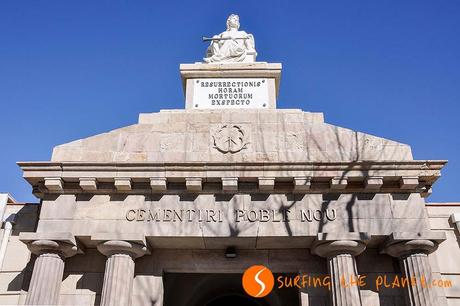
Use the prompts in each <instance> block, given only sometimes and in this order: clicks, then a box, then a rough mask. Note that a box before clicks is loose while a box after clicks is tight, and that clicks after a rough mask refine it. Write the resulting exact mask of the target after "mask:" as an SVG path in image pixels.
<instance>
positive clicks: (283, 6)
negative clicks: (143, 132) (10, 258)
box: [0, 0, 460, 202]
mask: <svg viewBox="0 0 460 306" xmlns="http://www.w3.org/2000/svg"><path fill="white" fill-rule="evenodd" d="M230 13H237V14H239V15H240V21H241V27H242V29H243V30H247V31H248V32H251V33H253V34H254V35H255V38H256V47H257V50H258V52H259V57H258V60H260V61H269V62H281V63H283V65H284V69H283V74H282V79H281V91H280V97H279V102H278V107H279V108H301V109H303V110H305V111H315V112H324V114H325V118H326V121H327V122H328V123H332V124H335V125H339V126H343V127H347V128H351V129H353V130H358V131H362V132H366V133H370V134H373V135H378V136H381V137H385V138H389V139H392V140H396V141H400V142H403V143H407V144H410V145H411V146H412V151H413V154H414V157H415V158H416V159H448V160H449V164H448V166H447V167H446V168H445V169H444V172H443V177H442V178H441V179H440V180H439V181H438V182H437V183H436V185H435V186H434V188H433V195H432V196H431V197H430V198H429V199H428V200H429V201H431V202H434V201H460V193H459V192H458V189H457V188H458V175H459V174H460V154H459V151H460V137H459V135H458V134H459V132H460V128H459V126H458V121H459V118H460V106H459V104H460V93H459V88H460V62H459V60H460V39H459V38H460V1H457V0H452V1H435V0H433V1H421V0H417V1H382V0H379V1H377V0H375V1H369V0H362V1H358V0H356V1H343V0H340V1H297V2H293V1H247V0H245V1H220V0H219V1H216V0H213V1H208V0H200V1H189V2H185V1H162V2H160V1H141V0H136V1H128V0H125V1H117V0H113V1H112V0H111V1H108V0H106V1H95V0H91V1H82V0H79V1H62V0H58V1H51V0H47V1H32V0H30V1H21V0H12V1H4V0H3V1H1V2H0V105H1V113H0V114H1V118H0V139H1V141H2V144H1V149H0V191H8V192H10V193H12V194H13V196H15V197H16V198H17V199H18V200H21V201H36V200H35V198H34V197H33V196H32V195H31V189H30V187H29V185H28V184H27V183H26V182H25V181H24V180H23V179H22V177H21V176H22V174H21V171H20V169H19V167H18V166H16V164H15V163H16V161H35V160H37V161H42V160H49V159H50V157H51V151H52V148H53V147H54V146H56V145H58V144H62V143H66V142H69V141H71V140H75V139H79V138H84V137H87V136H90V135H94V134H98V133H102V132H105V131H109V130H112V129H115V128H119V127H122V126H126V125H130V124H133V123H136V121H137V116H138V114H139V113H141V112H157V111H159V110H160V109H164V108H179V109H180V108H183V106H184V98H183V94H182V88H181V84H180V80H179V67H178V66H179V63H190V62H195V61H199V60H200V58H201V57H202V56H203V53H204V51H205V49H206V45H205V44H204V43H203V42H201V36H203V35H211V34H216V33H219V32H221V31H223V30H224V29H225V20H226V18H227V16H228V15H229V14H230Z"/></svg>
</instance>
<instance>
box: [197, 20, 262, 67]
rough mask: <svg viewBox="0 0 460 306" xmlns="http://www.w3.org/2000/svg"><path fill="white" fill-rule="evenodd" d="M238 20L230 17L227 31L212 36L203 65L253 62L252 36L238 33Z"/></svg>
mask: <svg viewBox="0 0 460 306" xmlns="http://www.w3.org/2000/svg"><path fill="white" fill-rule="evenodd" d="M239 28H240V18H239V17H238V15H234V14H232V15H230V16H229V17H228V19H227V30H226V31H225V32H222V33H220V34H219V35H214V36H213V37H212V39H208V40H211V44H210V45H209V47H208V49H207V50H206V57H205V58H204V59H203V60H204V62H205V63H214V62H255V59H256V55H257V52H256V50H255V42H254V36H253V35H252V34H248V33H246V32H245V31H239Z"/></svg>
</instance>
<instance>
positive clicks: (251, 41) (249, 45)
mask: <svg viewBox="0 0 460 306" xmlns="http://www.w3.org/2000/svg"><path fill="white" fill-rule="evenodd" d="M246 48H248V50H251V51H256V41H255V40H254V35H252V34H248V39H246Z"/></svg>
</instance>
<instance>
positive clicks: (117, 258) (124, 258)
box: [97, 240, 147, 306]
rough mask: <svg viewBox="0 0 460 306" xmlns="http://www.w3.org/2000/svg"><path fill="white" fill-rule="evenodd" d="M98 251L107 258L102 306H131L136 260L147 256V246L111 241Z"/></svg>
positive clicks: (103, 243) (105, 242) (98, 247)
mask: <svg viewBox="0 0 460 306" xmlns="http://www.w3.org/2000/svg"><path fill="white" fill-rule="evenodd" d="M97 249H98V250H99V252H101V253H102V254H104V255H105V256H107V261H106V264H105V273H104V284H103V288H102V298H101V305H102V306H115V305H120V306H130V305H131V295H132V289H133V279H134V260H135V259H136V258H138V257H141V256H143V255H145V254H146V252H147V248H146V246H145V245H144V244H139V243H135V242H131V241H125V240H109V241H104V242H102V243H100V244H99V245H98V246H97Z"/></svg>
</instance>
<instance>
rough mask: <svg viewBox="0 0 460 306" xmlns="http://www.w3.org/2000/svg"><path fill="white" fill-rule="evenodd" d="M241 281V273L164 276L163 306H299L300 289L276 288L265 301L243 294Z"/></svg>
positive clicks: (171, 274)
mask: <svg viewBox="0 0 460 306" xmlns="http://www.w3.org/2000/svg"><path fill="white" fill-rule="evenodd" d="M276 276H277V274H275V279H276ZM241 278H242V274H240V273H165V274H164V276H163V286H164V304H163V305H165V306H226V305H229V306H285V305H289V306H299V291H298V289H297V288H282V289H277V288H274V289H273V291H272V292H271V293H270V294H268V295H267V296H265V297H263V298H253V297H251V296H249V295H247V294H246V292H245V291H244V289H243V286H242V284H241Z"/></svg>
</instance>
